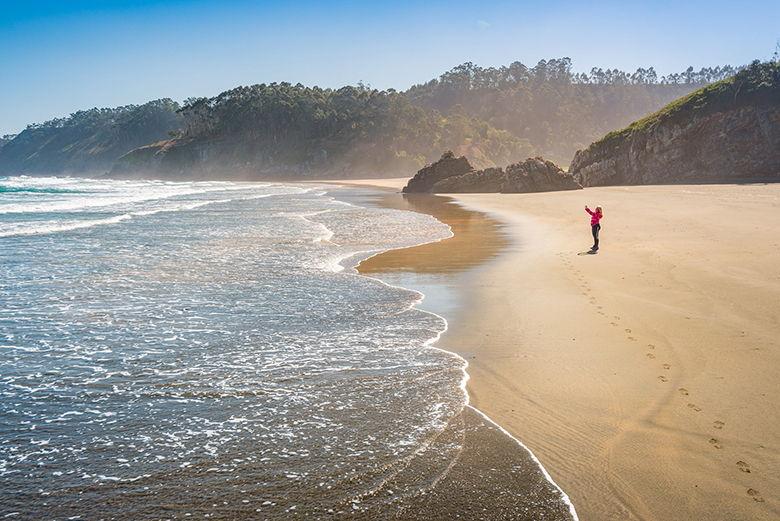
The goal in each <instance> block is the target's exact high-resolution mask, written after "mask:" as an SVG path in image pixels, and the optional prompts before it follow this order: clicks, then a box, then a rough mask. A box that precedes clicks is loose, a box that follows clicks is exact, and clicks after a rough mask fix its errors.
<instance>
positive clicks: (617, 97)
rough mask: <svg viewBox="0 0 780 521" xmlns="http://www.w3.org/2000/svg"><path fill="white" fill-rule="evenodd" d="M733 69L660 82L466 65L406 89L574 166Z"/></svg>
mask: <svg viewBox="0 0 780 521" xmlns="http://www.w3.org/2000/svg"><path fill="white" fill-rule="evenodd" d="M737 70H739V69H738V68H734V67H731V66H725V67H714V68H702V69H700V70H698V71H695V70H694V69H693V67H688V69H686V70H685V71H683V72H681V73H672V74H669V75H667V76H661V77H659V76H658V74H657V73H656V71H655V70H654V69H653V67H650V68H647V69H645V68H639V69H637V70H636V71H635V72H633V73H628V72H625V71H621V70H618V69H606V70H604V69H600V68H594V69H592V70H591V71H590V73H575V72H573V71H572V63H571V60H570V59H569V58H560V59H552V60H541V61H539V62H538V63H537V64H536V65H535V66H533V67H527V66H525V65H523V64H522V63H520V62H515V63H512V64H510V65H508V66H505V67H498V68H494V67H488V68H483V67H479V66H477V65H474V64H473V63H464V64H462V65H459V66H457V67H455V68H453V69H452V70H450V71H448V72H446V73H444V74H442V75H441V76H440V77H439V78H438V79H434V80H431V81H429V82H428V83H425V84H423V85H415V86H413V87H412V88H410V89H409V90H408V91H407V96H408V97H409V99H410V100H411V101H412V102H413V103H415V104H417V105H419V106H422V107H426V108H430V109H434V110H437V111H440V112H441V113H443V114H465V115H468V116H470V117H475V118H478V119H480V120H482V121H485V122H486V123H489V124H490V125H491V126H493V127H495V128H497V129H502V130H506V131H508V132H510V133H511V134H512V135H514V136H515V137H517V138H519V139H521V140H524V141H526V142H528V144H529V145H530V146H531V147H532V148H533V150H534V154H535V155H541V156H544V157H546V158H548V159H551V160H553V161H555V162H556V163H558V164H561V165H564V166H565V165H568V163H569V161H570V160H571V158H572V156H573V155H574V153H575V152H576V151H577V150H579V149H582V148H585V147H587V146H588V145H589V144H590V143H591V142H593V141H595V140H597V139H598V138H600V137H601V136H603V135H604V134H606V133H607V132H609V131H611V130H613V129H616V128H621V127H623V126H625V125H627V124H628V123H630V122H631V121H634V120H636V119H638V118H640V117H642V116H643V115H645V114H648V113H650V112H653V111H655V110H658V109H659V108H660V107H662V106H664V105H666V104H667V103H669V102H670V101H672V100H674V99H676V98H679V97H680V96H683V95H685V94H687V93H689V92H691V91H693V90H695V89H697V88H699V87H701V86H702V85H705V84H708V83H711V82H714V81H718V80H721V79H724V78H727V77H729V76H732V75H733V74H734V73H735V72H737Z"/></svg>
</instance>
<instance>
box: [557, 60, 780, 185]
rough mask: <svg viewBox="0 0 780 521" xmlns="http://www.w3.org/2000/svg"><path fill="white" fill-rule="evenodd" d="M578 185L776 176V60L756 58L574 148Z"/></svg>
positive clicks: (779, 167) (779, 147)
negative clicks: (750, 62)
mask: <svg viewBox="0 0 780 521" xmlns="http://www.w3.org/2000/svg"><path fill="white" fill-rule="evenodd" d="M569 172H571V173H572V174H573V175H574V177H575V178H576V179H577V180H578V181H579V182H580V183H581V184H582V185H583V186H605V185H622V184H631V185H635V184H664V183H681V182H686V183H688V182H694V183H695V182H729V181H730V182H735V181H737V182H738V181H780V63H777V62H770V63H760V62H757V61H756V62H753V63H752V64H751V65H750V66H748V67H747V68H745V69H743V70H741V71H740V72H738V73H737V74H736V75H734V76H732V77H730V78H727V79H725V80H721V81H719V82H716V83H713V84H712V85H708V86H706V87H703V88H701V89H698V90H696V91H694V92H692V93H691V94H689V95H687V96H684V97H682V98H680V99H678V100H676V101H674V102H672V103H670V104H669V105H667V106H665V107H664V108H662V109H661V110H659V111H658V112H655V113H653V114H651V115H649V116H647V117H645V118H643V119H640V120H637V121H635V122H634V123H632V124H631V125H629V126H628V127H626V128H624V129H622V130H618V131H614V132H610V133H609V134H607V135H606V136H604V137H603V138H602V139H600V140H598V141H596V142H595V143H593V144H592V145H590V146H589V147H588V148H586V149H584V150H581V151H579V152H577V154H576V155H575V156H574V160H573V161H572V163H571V166H570V167H569Z"/></svg>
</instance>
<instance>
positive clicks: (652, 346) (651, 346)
mask: <svg viewBox="0 0 780 521" xmlns="http://www.w3.org/2000/svg"><path fill="white" fill-rule="evenodd" d="M647 348H648V349H655V346H654V345H653V344H647Z"/></svg>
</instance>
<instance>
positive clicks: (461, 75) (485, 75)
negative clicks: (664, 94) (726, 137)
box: [409, 58, 740, 93]
mask: <svg viewBox="0 0 780 521" xmlns="http://www.w3.org/2000/svg"><path fill="white" fill-rule="evenodd" d="M739 70H740V67H732V66H731V65H726V66H723V67H720V66H718V67H703V68H701V69H699V70H698V71H694V69H693V67H688V68H687V69H686V70H684V71H683V72H680V73H672V74H669V75H667V76H661V77H660V78H659V76H658V73H656V71H655V69H654V68H653V67H649V68H647V69H645V68H643V67H640V68H638V69H637V70H636V71H635V72H633V73H629V72H625V71H622V70H620V69H606V70H604V69H602V68H596V67H594V68H592V69H591V70H590V73H589V74H588V73H584V72H581V73H575V72H572V62H571V58H554V59H551V60H540V61H539V63H537V64H536V65H535V66H533V67H527V66H526V65H524V64H523V63H521V62H519V61H517V62H513V63H511V64H510V65H507V66H502V67H480V66H478V65H475V64H473V63H471V62H466V63H464V64H461V65H458V66H457V67H454V68H453V69H451V70H449V71H447V72H445V73H444V74H442V75H441V76H440V77H439V78H438V79H434V80H431V81H429V82H428V83H425V84H423V85H416V86H414V87H412V88H411V89H409V92H410V93H413V92H415V91H417V90H420V89H422V90H424V89H425V88H426V87H428V88H429V87H431V86H435V85H447V86H451V87H453V88H457V89H466V90H472V89H474V90H478V89H499V90H504V89H508V88H512V87H517V86H520V85H538V84H542V83H551V84H571V83H579V84H588V85H696V86H701V85H703V84H705V83H712V82H715V81H720V80H722V79H725V78H728V77H729V76H733V75H734V74H736V73H737V72H738V71H739Z"/></svg>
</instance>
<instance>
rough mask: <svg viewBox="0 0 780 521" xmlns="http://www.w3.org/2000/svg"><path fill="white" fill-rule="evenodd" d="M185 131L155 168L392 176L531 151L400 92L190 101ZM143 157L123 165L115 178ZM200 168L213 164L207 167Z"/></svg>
mask: <svg viewBox="0 0 780 521" xmlns="http://www.w3.org/2000/svg"><path fill="white" fill-rule="evenodd" d="M180 114H181V116H182V119H183V128H182V130H181V132H180V133H179V135H178V136H177V138H176V139H174V140H173V141H172V142H168V143H164V144H163V143H161V144H160V145H159V147H158V148H157V149H156V150H155V151H154V154H155V155H156V156H157V157H156V158H155V160H156V161H157V162H158V164H159V166H158V168H161V169H162V170H165V171H168V172H176V171H178V170H183V169H191V168H199V167H200V168H214V166H213V163H214V162H219V163H220V164H219V165H218V166H217V168H221V169H222V171H223V172H225V174H226V175H231V174H232V173H237V174H238V175H242V176H243V175H246V174H247V172H244V170H248V171H251V172H254V173H256V174H260V175H264V174H265V175H275V176H286V175H317V174H330V175H349V174H352V175H388V174H401V173H405V172H408V171H409V170H414V169H417V168H419V167H420V166H422V165H423V164H425V163H426V162H428V161H429V160H430V159H431V158H432V157H433V156H434V155H437V154H438V153H440V151H441V150H442V149H444V148H454V149H457V150H459V151H461V152H462V153H469V154H470V155H472V156H474V157H478V158H479V157H482V158H484V160H485V161H488V162H490V161H506V160H508V159H509V158H511V157H516V156H517V155H518V154H524V153H527V152H528V151H529V150H530V147H528V145H527V143H524V142H523V141H522V140H519V139H517V138H516V137H514V136H512V135H511V134H509V133H507V132H504V131H499V130H496V129H494V128H492V127H491V126H490V125H489V124H487V123H485V122H482V121H479V120H476V119H474V118H469V117H467V116H464V115H457V114H453V115H450V116H446V117H445V116H442V115H441V114H439V113H438V112H437V111H433V110H426V109H423V108H421V107H418V106H415V105H413V104H411V103H410V102H409V100H408V99H407V98H406V96H404V95H403V94H401V93H397V92H394V91H379V90H375V89H370V88H367V87H365V86H362V85H361V86H357V87H343V88H341V89H337V90H333V89H321V88H319V87H305V86H303V85H300V84H298V85H291V84H289V83H271V84H261V85H253V86H250V87H238V88H235V89H231V90H229V91H226V92H223V93H221V94H219V95H218V96H215V97H213V98H193V99H189V100H187V102H186V103H185V104H184V106H183V107H182V108H181V110H180ZM139 154H144V155H148V154H149V150H142V151H138V152H137V153H134V154H129V155H128V156H126V157H125V158H123V159H122V161H121V162H120V165H119V166H118V168H119V169H123V168H124V169H126V168H127V165H131V164H135V163H136V162H137V159H138V158H137V156H138V155H139ZM204 163H207V164H205V165H204Z"/></svg>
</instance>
